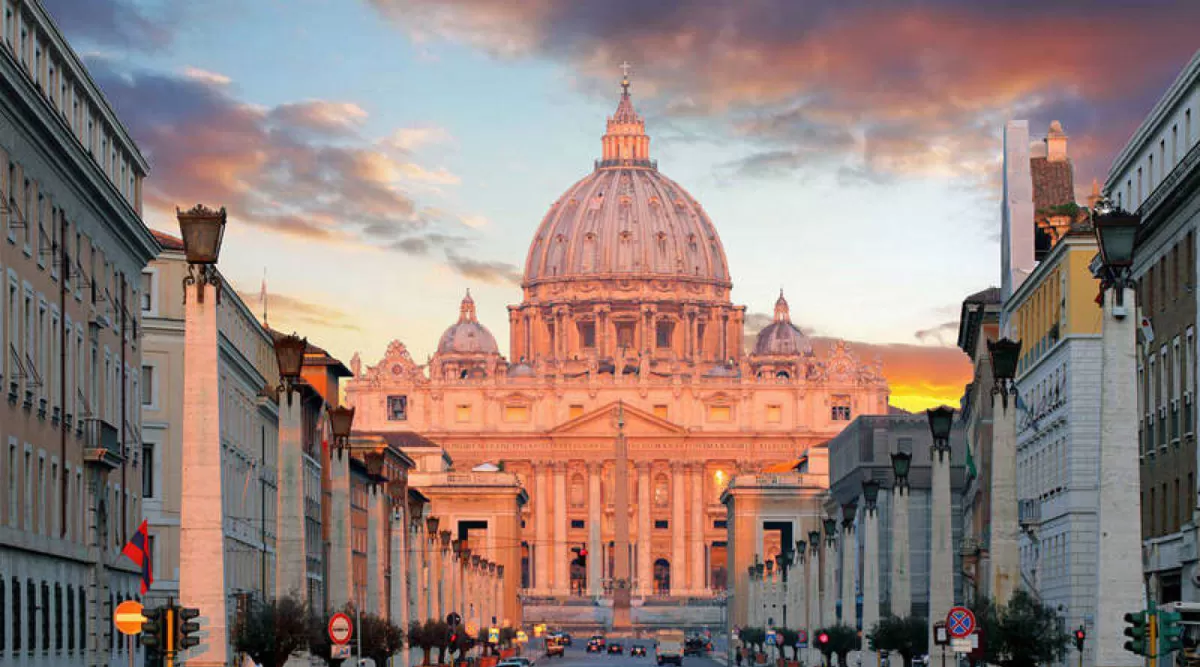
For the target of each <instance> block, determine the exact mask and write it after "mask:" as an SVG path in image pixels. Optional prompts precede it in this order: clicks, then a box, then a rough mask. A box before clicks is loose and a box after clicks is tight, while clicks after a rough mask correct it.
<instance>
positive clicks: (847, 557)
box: [841, 505, 945, 665]
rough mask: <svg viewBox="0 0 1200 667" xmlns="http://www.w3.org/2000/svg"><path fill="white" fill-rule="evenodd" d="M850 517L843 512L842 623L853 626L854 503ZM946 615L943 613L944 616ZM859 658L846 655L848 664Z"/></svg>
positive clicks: (855, 611) (855, 547)
mask: <svg viewBox="0 0 1200 667" xmlns="http://www.w3.org/2000/svg"><path fill="white" fill-rule="evenodd" d="M847 507H848V508H849V514H850V519H849V520H846V518H845V516H846V514H845V513H843V519H842V615H841V622H842V625H848V626H850V627H851V628H854V627H857V626H858V618H857V609H856V606H857V605H856V600H855V592H856V591H855V585H854V584H855V581H854V579H855V576H856V575H857V567H856V564H857V559H856V556H857V555H858V554H857V551H858V538H857V536H856V535H855V531H854V505H848V506H847ZM944 616H945V615H944V614H943V617H944ZM857 659H858V651H851V652H850V653H849V654H847V655H846V664H847V665H855V664H858V663H857Z"/></svg>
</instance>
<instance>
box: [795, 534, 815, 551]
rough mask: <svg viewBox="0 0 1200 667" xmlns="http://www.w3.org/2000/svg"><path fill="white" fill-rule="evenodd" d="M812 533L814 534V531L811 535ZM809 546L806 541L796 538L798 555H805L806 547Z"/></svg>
mask: <svg viewBox="0 0 1200 667" xmlns="http://www.w3.org/2000/svg"><path fill="white" fill-rule="evenodd" d="M811 534H812V533H809V535H811ZM807 547H808V543H806V542H805V541H804V540H796V551H795V553H796V554H797V555H799V556H803V555H804V552H805V549H806V548H807Z"/></svg>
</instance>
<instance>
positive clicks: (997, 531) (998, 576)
mask: <svg viewBox="0 0 1200 667" xmlns="http://www.w3.org/2000/svg"><path fill="white" fill-rule="evenodd" d="M992 415H993V417H992V459H991V460H992V465H991V468H992V471H991V476H992V478H991V494H992V498H991V500H990V501H989V502H988V505H990V507H991V512H990V516H989V517H988V519H989V528H990V530H991V539H990V541H989V548H988V557H989V560H990V561H991V582H990V587H991V595H992V599H994V600H995V601H996V605H997V606H1004V605H1006V604H1008V600H1009V598H1011V597H1012V594H1013V592H1014V591H1016V590H1017V588H1019V587H1020V585H1021V554H1020V550H1019V548H1020V534H1021V529H1020V526H1018V524H1017V518H1018V517H1017V405H1016V400H1015V399H1011V398H1010V397H1009V396H1008V395H1007V393H993V394H992ZM1135 442H1136V441H1135ZM1139 553H1140V552H1139Z"/></svg>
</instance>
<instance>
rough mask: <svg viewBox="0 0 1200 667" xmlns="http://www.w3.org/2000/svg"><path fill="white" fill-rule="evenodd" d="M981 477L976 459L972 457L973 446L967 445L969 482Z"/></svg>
mask: <svg viewBox="0 0 1200 667" xmlns="http://www.w3.org/2000/svg"><path fill="white" fill-rule="evenodd" d="M978 475H979V473H978V471H976V470H975V457H974V456H971V445H970V444H969V443H968V444H967V481H968V482H969V481H971V480H973V479H975V478H976V477H977V476H978Z"/></svg>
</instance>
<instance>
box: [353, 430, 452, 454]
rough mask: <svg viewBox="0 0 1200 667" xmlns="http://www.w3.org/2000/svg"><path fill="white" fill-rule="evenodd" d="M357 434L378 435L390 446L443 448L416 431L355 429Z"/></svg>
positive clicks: (397, 447)
mask: <svg viewBox="0 0 1200 667" xmlns="http://www.w3.org/2000/svg"><path fill="white" fill-rule="evenodd" d="M353 434H354V435H355V436H376V437H379V438H382V439H383V441H384V442H386V443H387V444H388V446H389V447H393V448H396V449H400V448H402V447H431V448H435V449H441V447H442V446H441V445H439V444H437V443H436V442H434V441H432V440H430V439H429V438H426V437H425V436H423V435H421V434H420V433H416V432H414V431H359V430H357V429H355V430H354V431H353Z"/></svg>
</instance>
